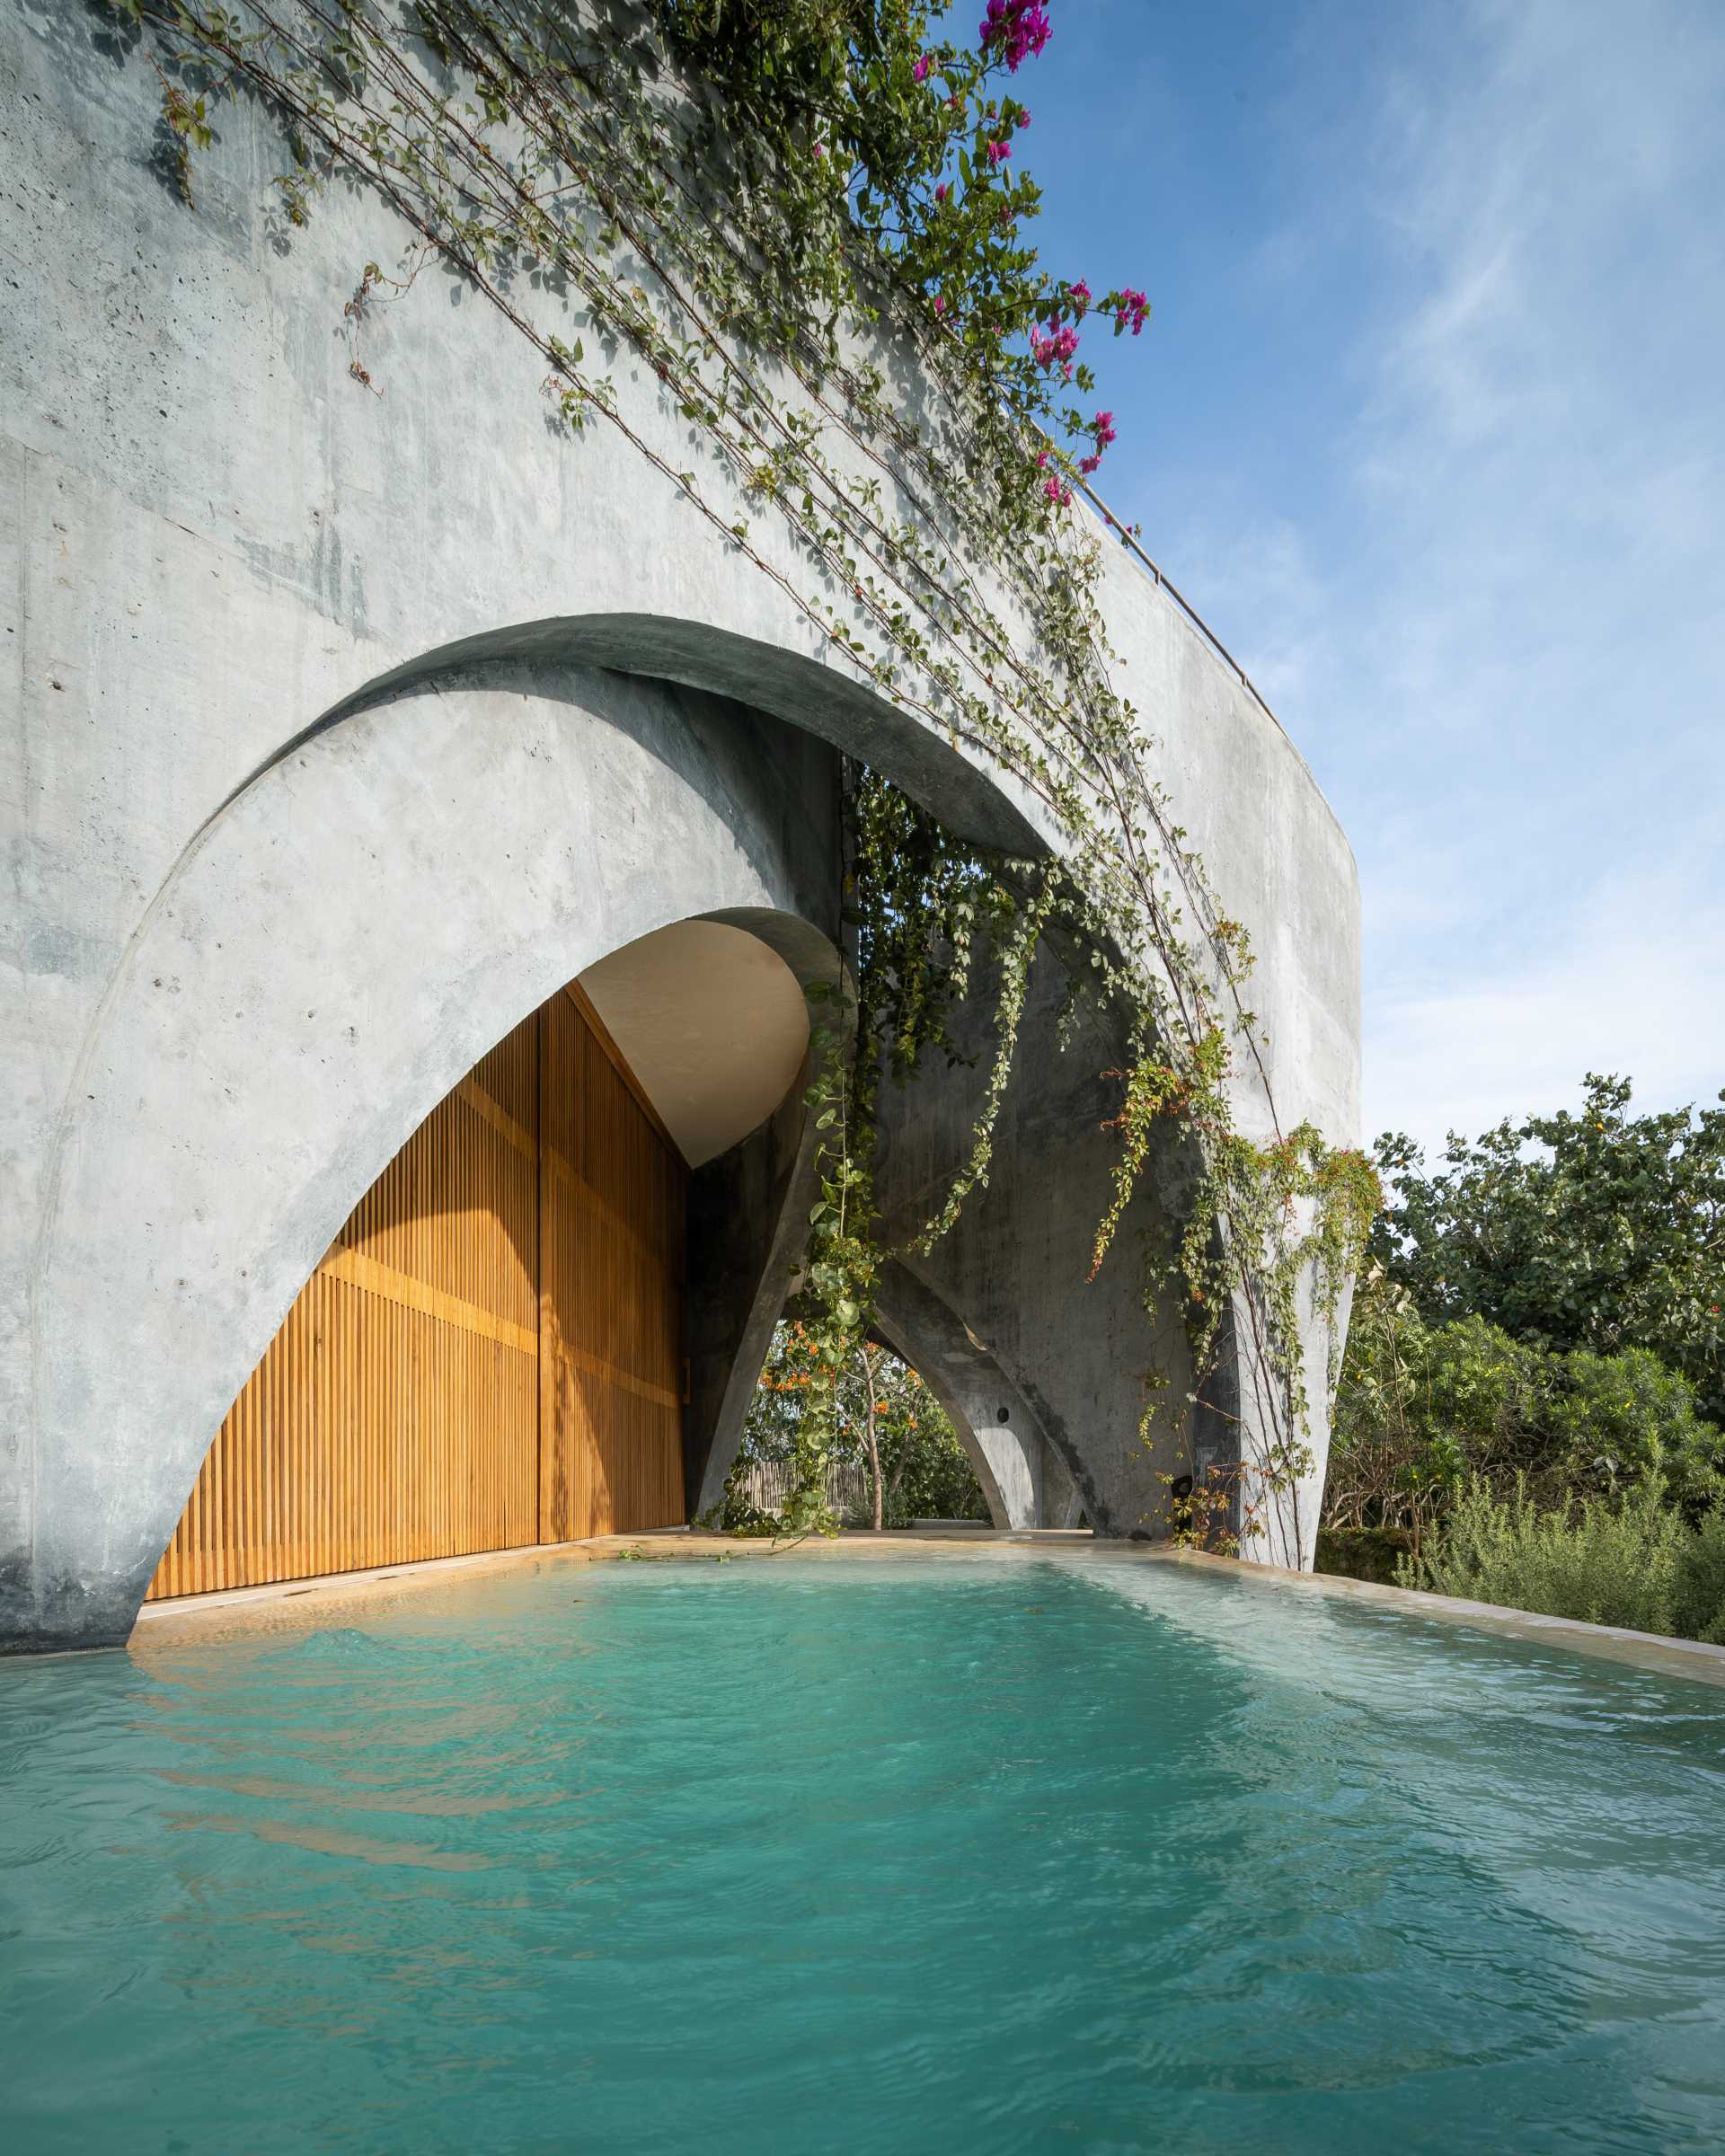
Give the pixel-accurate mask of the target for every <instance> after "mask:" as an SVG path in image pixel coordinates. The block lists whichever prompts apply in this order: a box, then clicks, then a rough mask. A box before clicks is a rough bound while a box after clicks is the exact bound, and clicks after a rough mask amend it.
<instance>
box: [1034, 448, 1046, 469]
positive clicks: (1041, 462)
mask: <svg viewBox="0 0 1725 2156" xmlns="http://www.w3.org/2000/svg"><path fill="white" fill-rule="evenodd" d="M1036 462H1037V468H1038V470H1039V471H1043V472H1046V471H1047V470H1048V451H1047V450H1046V449H1039V450H1038V451H1037V453H1036Z"/></svg>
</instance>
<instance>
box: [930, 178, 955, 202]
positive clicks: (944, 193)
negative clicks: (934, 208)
mask: <svg viewBox="0 0 1725 2156" xmlns="http://www.w3.org/2000/svg"><path fill="white" fill-rule="evenodd" d="M951 191H952V190H951V188H950V187H948V185H947V184H946V181H944V180H942V181H941V184H940V185H939V186H938V187H937V188H936V189H935V190H934V199H935V200H936V201H937V202H944V201H945V200H946V198H947V197H948V195H950V194H951Z"/></svg>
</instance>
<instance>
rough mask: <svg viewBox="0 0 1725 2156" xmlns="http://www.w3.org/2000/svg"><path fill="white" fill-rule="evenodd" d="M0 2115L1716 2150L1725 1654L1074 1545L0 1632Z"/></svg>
mask: <svg viewBox="0 0 1725 2156" xmlns="http://www.w3.org/2000/svg"><path fill="white" fill-rule="evenodd" d="M0 1864H3V1865H4V1872H3V1873H0V2049H3V2051H4V2059H3V2060H0V2065H3V2067H4V2072H3V2074H0V2121H3V2122H4V2123H0V2147H4V2150H5V2151H7V2152H8V2156H37V2152H46V2151H78V2152H84V2151H90V2150H98V2149H111V2150H115V2151H124V2152H128V2156H129V2152H155V2151H163V2152H197V2156H201V2152H220V2156H242V2152H254V2151H255V2152H299V2151H314V2150H319V2151H321V2150H341V2151H347V2152H373V2151H376V2152H411V2156H429V2152H442V2151H452V2152H453V2151H461V2152H473V2151H484V2152H500V2151H521V2152H539V2151H545V2152H551V2151H557V2152H563V2151H568V2152H581V2151H609V2150H628V2151H632V2152H635V2151H658V2150H677V2151H685V2150H693V2151H700V2152H715V2156H731V2152H738V2156H741V2152H750V2156H757V2152H773V2151H779V2150H786V2151H801V2150H811V2151H812V2150H833V2151H869V2152H873V2151H880V2152H887V2151H891V2152H907V2151H911V2152H914V2151H924V2150H927V2151H939V2152H942V2156H968V2152H971V2151H978V2152H980V2151H1017V2150H1036V2151H1042V2150H1049V2151H1069V2150H1070V2151H1095V2152H1101V2151H1110V2152H1112V2151H1128V2150H1133V2151H1136V2150H1159V2149H1168V2150H1180V2151H1211V2150H1215V2151H1228V2152H1241V2151H1255V2150H1266V2151H1276V2152H1278V2156H1281V2152H1296V2156H1297V2152H1305V2151H1314V2152H1318V2151H1321V2152H1324V2156H1341V2152H1354V2151H1360V2152H1367V2151H1369V2152H1374V2156H1379V2152H1385V2151H1390V2152H1397V2156H1405V2152H1414V2151H1445V2152H1468V2156H1472V2152H1477V2151H1483V2150H1493V2151H1497V2150H1507V2151H1515V2152H1532V2151H1544V2150H1553V2151H1555V2150H1588V2151H1594V2150H1610V2151H1639V2150H1657V2151H1660V2152H1666V2151H1672V2150H1680V2149H1695V2150H1708V2151H1717V2150H1719V2149H1721V2147H1725V1692H1716V1691H1712V1690H1710V1689H1708V1688H1705V1687H1703V1686H1701V1685H1698V1684H1689V1683H1682V1682H1678V1681H1669V1680H1664V1679H1659V1678H1655V1677H1651V1676H1647V1675H1643V1674H1637V1673H1635V1672H1632V1671H1628V1670H1624V1669H1621V1668H1616V1667H1613V1666H1609V1665H1604V1664H1599V1663H1596V1662H1590V1661H1587V1660H1584V1659H1581V1658H1579V1657H1575V1656H1571V1655H1567V1654H1563V1653H1561V1652H1556V1651H1553V1652H1550V1653H1544V1654H1535V1653H1532V1652H1529V1651H1527V1650H1526V1649H1523V1648H1519V1647H1515V1646H1511V1645H1507V1644H1505V1643H1503V1642H1501V1641H1499V1640H1495V1639H1488V1638H1484V1637H1482V1636H1473V1635H1469V1634H1458V1633H1456V1632H1455V1631H1454V1630H1450V1629H1449V1628H1446V1627H1443V1626H1438V1625H1435V1624H1427V1623H1421V1622H1417V1621H1410V1620H1408V1619H1406V1618H1403V1617H1401V1616H1398V1615H1383V1614H1378V1613H1375V1612H1373V1611H1371V1610H1370V1609H1368V1608H1366V1607H1363V1606H1361V1605H1356V1604H1347V1603H1340V1602H1325V1601H1322V1600H1320V1599H1319V1598H1317V1597H1311V1596H1305V1595H1295V1594H1289V1593H1288V1592H1287V1591H1286V1590H1283V1589H1278V1588H1275V1587H1274V1586H1266V1585H1263V1584H1260V1583H1246V1582H1240V1583H1236V1582H1234V1581H1231V1580H1227V1579H1217V1578H1216V1577H1210V1576H1199V1575H1193V1574H1191V1573H1188V1572H1181V1571H1179V1570H1177V1569H1176V1568H1173V1567H1169V1566H1158V1565H1143V1564H1134V1563H1132V1562H1130V1561H1129V1560H1109V1559H1107V1558H1105V1557H1102V1556H1100V1555H1099V1556H1096V1557H1084V1558H1083V1559H1077V1560H1064V1559H1062V1560H1041V1559H1039V1560H1036V1561H1028V1560H1026V1561H1020V1560H1017V1559H1016V1558H1013V1559H1011V1560H1009V1559H1007V1558H1004V1557H1002V1558H994V1557H977V1558H975V1559H967V1558H954V1559H952V1560H933V1561H930V1560H919V1561H907V1560H902V1559H893V1560H868V1561H864V1560H850V1559H841V1560H836V1561H834V1560H807V1559H800V1558H795V1557H792V1558H782V1559H777V1560H768V1561H766V1562H762V1561H760V1560H749V1561H735V1562H730V1563H727V1564H724V1565H702V1566H696V1565H694V1564H676V1565H660V1564H638V1565H608V1566H594V1567H589V1568H578V1567H574V1566H557V1565H552V1566H546V1567H544V1568H539V1569H536V1570H534V1571H531V1572H503V1573H492V1574H491V1575H489V1576H485V1577H476V1578H473V1579H472V1580H470V1581H468V1582H467V1583H465V1584H463V1585H459V1586H456V1585H452V1586H448V1587H439V1588H437V1589H435V1590H420V1591H417V1592H415V1593H413V1594H412V1595H408V1596H404V1597H403V1599H402V1601H401V1602H400V1603H399V1604H396V1605H395V1606H394V1607H392V1608H380V1607H377V1606H376V1605H362V1604H354V1605H351V1606H350V1607H349V1609H348V1610H347V1611H346V1612H344V1613H343V1615H342V1617H341V1621H339V1622H338V1623H336V1624H334V1625H332V1627H330V1628H329V1629H324V1630H304V1631H298V1632H296V1631H288V1630H284V1631H279V1632H272V1633H269V1634H262V1635H253V1636H251V1637H246V1638H241V1637H231V1638H229V1639H225V1640H224V1639H214V1638H211V1639H203V1638H201V1637H200V1638H199V1639H197V1640H196V1641H189V1640H188V1639H187V1638H186V1636H185V1635H183V1634H182V1635H181V1639H180V1640H179V1641H177V1642H170V1641H169V1640H167V1639H157V1640H155V1642H154V1643H149V1644H146V1646H145V1647H143V1648H141V1649H140V1650H139V1651H137V1653H135V1654H133V1655H131V1656H126V1655H119V1654H115V1655H110V1656H99V1657H80V1658H75V1659H69V1660H62V1661H57V1662H53V1663H41V1664H35V1665H24V1666H4V1667H0Z"/></svg>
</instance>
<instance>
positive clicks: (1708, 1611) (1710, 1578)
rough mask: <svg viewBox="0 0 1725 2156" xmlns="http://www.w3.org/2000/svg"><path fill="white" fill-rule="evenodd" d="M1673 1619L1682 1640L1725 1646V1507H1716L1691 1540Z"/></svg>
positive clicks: (1680, 1571) (1680, 1569)
mask: <svg viewBox="0 0 1725 2156" xmlns="http://www.w3.org/2000/svg"><path fill="white" fill-rule="evenodd" d="M1672 1617H1673V1621H1674V1623H1675V1626H1676V1630H1677V1632H1678V1633H1679V1635H1680V1636H1681V1637H1682V1638H1683V1639H1706V1640H1709V1641H1711V1643H1712V1645H1713V1646H1714V1647H1725V1505H1715V1506H1714V1507H1713V1509H1712V1511H1711V1512H1710V1513H1709V1514H1708V1515H1707V1516H1706V1518H1705V1519H1704V1520H1703V1522H1702V1523H1701V1527H1700V1529H1699V1531H1698V1532H1697V1533H1695V1534H1694V1535H1692V1536H1691V1537H1690V1541H1689V1547H1688V1548H1687V1549H1686V1550H1685V1551H1684V1554H1683V1561H1682V1563H1681V1565H1680V1566H1679V1567H1678V1569H1677V1591H1676V1607H1675V1608H1674V1610H1673V1612H1672Z"/></svg>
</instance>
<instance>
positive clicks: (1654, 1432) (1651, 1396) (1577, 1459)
mask: <svg viewBox="0 0 1725 2156" xmlns="http://www.w3.org/2000/svg"><path fill="white" fill-rule="evenodd" d="M1553 1362H1554V1364H1555V1365H1556V1368H1557V1371H1558V1374H1559V1383H1558V1384H1557V1386H1556V1388H1555V1389H1554V1391H1553V1395H1552V1400H1551V1403H1550V1407H1549V1409H1548V1410H1547V1411H1548V1414H1549V1417H1550V1423H1551V1429H1552V1435H1553V1439H1554V1440H1555V1442H1556V1444H1557V1445H1558V1446H1559V1447H1560V1448H1561V1456H1562V1459H1563V1462H1564V1466H1565V1471H1566V1479H1567V1480H1570V1482H1571V1483H1573V1484H1575V1485H1577V1486H1578V1487H1580V1488H1582V1489H1586V1488H1587V1487H1588V1486H1589V1485H1591V1486H1592V1487H1594V1488H1596V1489H1605V1490H1612V1489H1619V1488H1621V1487H1622V1486H1623V1484H1625V1483H1629V1482H1638V1481H1640V1480H1642V1479H1643V1478H1644V1477H1645V1476H1646V1475H1647V1474H1648V1472H1649V1471H1650V1469H1651V1468H1652V1467H1653V1466H1654V1464H1655V1463H1656V1462H1658V1463H1659V1465H1660V1466H1661V1468H1662V1470H1663V1472H1664V1475H1665V1479H1666V1482H1667V1485H1668V1490H1669V1494H1670V1496H1671V1498H1673V1499H1674V1500H1675V1501H1676V1503H1677V1504H1678V1505H1680V1506H1682V1507H1683V1508H1684V1510H1685V1512H1686V1513H1687V1514H1689V1515H1690V1516H1691V1517H1692V1518H1693V1517H1696V1516H1698V1515H1700V1514H1701V1513H1703V1512H1704V1511H1705V1510H1706V1509H1707V1507H1709V1506H1710V1505H1711V1504H1712V1502H1713V1500H1714V1498H1716V1497H1717V1496H1718V1495H1719V1494H1720V1486H1721V1469H1725V1436H1721V1433H1720V1432H1719V1431H1718V1430H1716V1429H1715V1428H1714V1427H1713V1426H1712V1423H1710V1422H1703V1420H1702V1419H1701V1418H1700V1416H1699V1415H1697V1414H1696V1412H1695V1396H1694V1388H1693V1386H1692V1385H1691V1384H1690V1383H1689V1381H1688V1380H1687V1379H1686V1378H1685V1377H1684V1376H1683V1375H1682V1374H1680V1373H1679V1372H1677V1371H1675V1370H1669V1369H1668V1368H1667V1367H1666V1366H1665V1365H1664V1364H1663V1363H1661V1362H1660V1360H1659V1357H1658V1356H1656V1355H1653V1354H1651V1353H1650V1352H1649V1350H1648V1349H1647V1348H1645V1347H1626V1348H1623V1350H1621V1351H1620V1352H1619V1353H1618V1354H1615V1355H1595V1354H1593V1353H1592V1352H1591V1351H1590V1350H1589V1349H1587V1348H1578V1349H1577V1350H1576V1352H1575V1353H1574V1354H1572V1355H1567V1356H1554V1357H1553Z"/></svg>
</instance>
